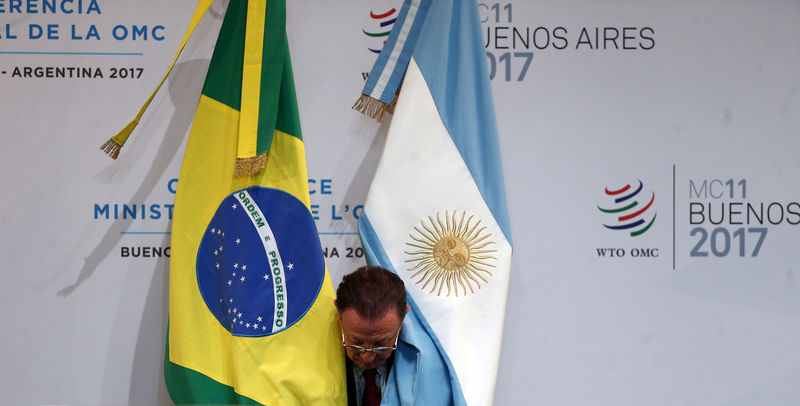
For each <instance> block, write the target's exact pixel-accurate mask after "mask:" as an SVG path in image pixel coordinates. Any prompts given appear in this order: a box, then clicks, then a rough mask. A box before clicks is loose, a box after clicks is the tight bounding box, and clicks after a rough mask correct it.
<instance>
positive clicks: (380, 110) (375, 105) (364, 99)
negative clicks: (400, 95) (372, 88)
mask: <svg viewBox="0 0 800 406" xmlns="http://www.w3.org/2000/svg"><path fill="white" fill-rule="evenodd" d="M396 104H397V95H395V97H394V99H392V102H391V103H389V104H386V103H384V102H382V101H380V100H378V99H376V98H374V97H372V96H370V95H367V94H362V95H361V96H360V97H359V98H358V100H356V102H355V104H353V110H355V111H358V112H360V113H362V114H365V115H367V116H369V117H372V118H374V119H376V120H378V122H379V123H380V122H383V115H384V114H386V113H389V114H394V106H395V105H396Z"/></svg>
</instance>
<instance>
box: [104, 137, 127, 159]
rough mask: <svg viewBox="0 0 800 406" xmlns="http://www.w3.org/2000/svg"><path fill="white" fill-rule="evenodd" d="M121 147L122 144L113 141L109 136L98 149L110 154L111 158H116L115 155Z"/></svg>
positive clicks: (117, 154) (116, 155)
mask: <svg viewBox="0 0 800 406" xmlns="http://www.w3.org/2000/svg"><path fill="white" fill-rule="evenodd" d="M121 148H122V145H120V144H119V143H117V142H116V141H114V139H113V138H109V139H108V141H106V142H105V143H104V144H103V146H101V147H100V149H101V150H102V151H103V152H105V153H106V154H108V156H110V157H111V159H117V157H118V156H119V150H120V149H121Z"/></svg>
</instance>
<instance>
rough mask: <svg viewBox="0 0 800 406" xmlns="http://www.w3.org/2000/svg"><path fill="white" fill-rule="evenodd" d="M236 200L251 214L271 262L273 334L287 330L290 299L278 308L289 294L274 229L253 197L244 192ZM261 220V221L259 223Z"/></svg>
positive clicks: (238, 194)
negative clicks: (273, 232) (273, 301)
mask: <svg viewBox="0 0 800 406" xmlns="http://www.w3.org/2000/svg"><path fill="white" fill-rule="evenodd" d="M236 200H238V201H239V204H241V205H242V208H243V209H244V210H245V211H246V212H247V213H250V214H246V216H247V218H249V219H250V222H252V223H253V227H255V228H256V231H257V232H258V235H259V237H260V240H261V243H262V244H263V245H264V253H265V254H267V261H269V268H268V269H267V272H269V274H270V275H272V289H273V291H274V292H273V297H274V298H275V306H274V307H273V311H274V314H273V317H272V332H273V333H274V332H276V331H278V330H280V329H282V328H286V315H287V314H289V309H288V302H289V301H288V299H286V300H281V301H280V302H281V303H282V304H283V306H278V298H279V297H284V298H288V297H289V293H288V292H287V291H286V278H285V277H284V275H283V261H282V260H281V253H280V251H278V244H277V243H276V242H275V235H273V234H272V228H271V227H270V226H269V222H268V221H267V218H266V217H264V213H263V212H262V211H261V208H259V207H258V204H256V202H255V200H253V197H252V196H250V193H247V191H246V190H242V191H240V192H239V193H237V194H236ZM259 219H260V220H261V221H259Z"/></svg>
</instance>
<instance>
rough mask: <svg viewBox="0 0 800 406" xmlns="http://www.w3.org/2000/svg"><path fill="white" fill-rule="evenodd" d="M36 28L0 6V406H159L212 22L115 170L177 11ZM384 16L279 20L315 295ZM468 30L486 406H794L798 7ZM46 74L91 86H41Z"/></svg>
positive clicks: (47, 16) (356, 156)
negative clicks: (492, 122) (642, 228)
mask: <svg viewBox="0 0 800 406" xmlns="http://www.w3.org/2000/svg"><path fill="white" fill-rule="evenodd" d="M12 3H13V4H12ZM55 3H56V9H55V10H54V11H55V12H52V11H53V10H50V9H47V8H46V6H45V5H44V4H45V2H43V1H39V2H34V1H30V0H28V1H22V2H20V3H17V2H9V1H6V2H2V1H0V95H2V97H0V137H1V138H0V141H2V144H0V169H2V170H0V188H2V190H3V198H2V199H0V232H2V236H3V237H2V244H0V254H2V255H1V256H0V258H2V260H3V263H4V264H5V266H4V272H3V275H4V282H3V283H2V284H0V329H2V342H1V344H2V345H0V360H1V361H2V365H3V368H2V371H0V393H3V398H4V402H8V403H9V404H32V405H38V404H70V405H116V404H118V405H122V404H132V405H153V404H169V398H168V396H167V395H166V392H165V389H164V386H163V376H162V373H161V368H162V362H163V352H164V338H165V333H166V324H167V309H166V303H167V302H166V296H167V287H166V281H167V276H168V272H169V269H168V263H169V259H168V257H167V255H168V247H169V234H168V232H169V227H170V221H169V220H170V213H171V204H172V202H173V198H174V186H175V179H176V178H177V176H178V171H179V167H180V161H181V156H182V149H183V145H184V142H185V139H186V135H187V133H188V130H189V127H190V125H191V119H192V115H193V113H194V107H195V105H196V102H197V97H198V95H199V92H200V87H201V86H202V80H203V77H204V75H205V69H206V68H207V65H208V61H209V58H210V55H211V52H212V47H213V38H214V37H215V35H216V29H218V27H219V24H220V22H221V16H222V12H223V10H224V5H225V4H226V3H225V2H224V0H220V1H218V3H217V4H215V5H214V6H213V7H212V10H211V11H210V13H209V15H207V17H206V18H205V19H204V20H203V22H202V23H201V25H200V27H199V28H198V31H197V32H196V34H195V36H194V37H193V39H192V40H191V41H190V43H189V45H188V46H187V49H186V50H185V51H184V54H183V55H182V57H181V59H180V61H179V63H178V65H177V66H176V69H175V71H174V72H173V74H172V76H171V77H170V78H169V80H168V83H167V85H166V87H165V88H164V89H162V91H161V92H160V93H159V94H158V96H157V97H156V99H155V101H154V103H153V105H152V106H151V108H150V110H149V112H148V113H147V115H146V116H145V118H144V120H143V121H142V124H141V125H140V127H139V129H138V130H137V131H136V132H135V133H134V135H133V136H132V137H133V138H132V139H131V141H130V142H129V144H128V145H126V147H125V148H124V149H123V150H122V153H121V155H120V158H119V159H118V160H117V161H112V160H110V159H109V158H107V157H106V156H105V155H104V154H102V153H101V152H100V151H99V150H98V147H99V145H100V144H101V143H102V142H103V141H104V140H105V139H107V138H108V137H109V136H111V135H113V134H114V133H116V131H118V130H119V129H120V128H121V127H122V126H124V125H125V124H126V123H127V122H128V121H129V120H130V119H131V118H132V117H133V116H134V115H135V113H136V110H137V109H138V107H139V105H140V104H141V103H142V102H143V101H144V99H145V98H146V97H147V95H148V94H149V92H150V91H151V90H152V89H153V88H154V86H155V85H156V84H157V82H158V80H159V79H160V77H161V75H162V74H163V72H164V70H165V69H166V67H167V66H168V65H169V62H170V61H171V58H172V57H173V55H174V52H175V50H176V48H177V45H178V43H179V42H180V39H181V37H182V35H183V33H184V30H185V28H186V25H187V24H188V21H189V18H190V17H191V14H192V12H193V10H194V6H195V2H194V1H193V0H173V1H169V2H158V1H154V0H139V1H136V2H125V1H122V0H94V1H92V0H83V2H81V3H72V2H68V1H67V2H63V1H62V0H58V1H56V2H55ZM14 4H20V6H19V7H16V6H15V5H14ZM78 4H80V5H81V8H80V9H79V8H78ZM400 5H401V2H400V1H399V0H380V1H367V0H359V1H349V2H344V3H342V2H318V1H309V0H305V1H293V2H290V4H289V15H288V32H289V39H290V46H291V50H292V57H293V63H294V73H295V82H296V86H297V90H298V101H299V105H300V114H301V119H302V126H303V135H304V138H305V144H306V149H307V153H308V161H309V172H310V177H311V178H312V180H311V183H310V186H311V190H312V193H313V194H312V204H314V205H315V207H314V211H315V215H316V217H317V226H318V228H319V231H320V234H321V240H322V243H323V246H324V248H325V249H326V252H327V254H328V260H327V262H328V267H329V269H330V271H331V274H332V277H333V279H334V283H338V281H339V280H340V279H341V275H342V274H343V273H345V272H348V271H349V270H351V269H353V268H355V267H356V266H358V265H360V264H361V263H362V262H363V258H362V255H361V254H362V253H361V251H360V246H359V243H358V237H357V235H356V234H355V233H356V227H355V225H356V221H357V216H358V214H359V213H360V205H361V204H362V203H363V200H364V197H365V194H366V188H367V187H368V185H369V181H370V179H371V176H372V172H373V171H374V168H375V165H376V162H377V159H378V156H379V153H380V150H381V146H382V142H383V138H384V136H385V130H386V128H385V127H386V124H383V125H379V124H378V123H375V122H373V121H371V120H370V119H368V118H366V117H364V116H362V115H360V114H358V113H356V112H354V111H352V110H350V106H351V105H352V103H353V101H354V100H355V98H356V97H357V96H358V94H359V92H360V89H361V87H362V86H363V83H364V74H365V73H366V72H368V71H369V68H370V67H371V65H372V63H373V62H374V59H375V54H374V53H372V52H371V51H370V48H372V49H378V48H380V46H381V45H382V41H383V38H384V37H380V36H370V35H368V34H379V33H381V32H385V31H387V30H388V29H389V28H390V25H384V26H381V23H382V22H387V21H389V20H391V18H392V16H393V15H396V11H395V12H394V13H390V12H391V10H392V9H393V8H395V9H399V7H400ZM480 7H481V15H482V18H483V20H484V21H483V28H484V30H485V35H486V38H487V44H486V47H487V53H488V56H487V60H488V61H489V62H490V67H492V70H493V71H494V77H493V81H492V85H493V88H494V96H495V106H496V110H497V119H498V126H499V130H500V131H499V132H500V143H501V148H502V154H503V166H504V169H505V174H506V190H507V194H508V198H509V211H510V216H511V221H512V234H513V239H514V246H515V252H514V257H513V260H512V274H511V285H510V289H509V297H508V308H507V314H506V315H505V318H506V325H505V330H504V337H503V350H502V355H501V360H500V373H499V375H498V382H497V390H496V394H495V403H496V404H545V405H562V404H570V405H581V404H586V405H589V404H591V405H596V404H629V405H640V404H653V405H655V404H664V405H674V404H697V405H709V404H712V405H721V404H726V405H751V404H794V403H797V402H798V401H800V389H798V386H797V384H796V382H798V380H800V351H797V343H798V342H800V291H798V289H800V287H799V286H798V284H799V283H800V282H798V278H800V273H798V271H800V269H798V259H800V254H798V249H797V241H799V239H798V237H800V234H798V226H797V223H800V203H798V201H800V188H799V187H798V186H800V181H799V180H798V179H800V154H798V153H799V152H800V138H799V137H798V136H799V135H800V119H799V117H800V100H799V99H800V95H799V94H798V91H799V90H800V75H798V73H800V47H798V43H800V42H799V41H800V24H798V21H800V3H798V2H797V1H795V0H770V1H762V2H758V1H755V0H738V1H723V0H703V1H697V2H689V1H677V2H657V1H639V2H629V1H623V0H614V1H602V2H589V1H574V0H567V1H562V2H543V1H509V2H498V3H490V2H484V3H480ZM371 11H372V12H374V14H377V15H380V14H387V13H388V14H389V15H388V16H386V17H382V18H372V17H370V12H371ZM48 25H50V27H49V28H48ZM73 26H74V28H73ZM37 27H39V28H37ZM145 27H146V28H145ZM48 30H49V31H48ZM73 30H74V32H73ZM47 67H51V71H50V73H49V74H48V71H47V69H46V68H47ZM70 67H80V68H90V69H89V70H90V71H91V72H92V74H91V75H82V74H75V73H74V71H73V76H72V77H69V75H68V74H67V73H65V74H64V75H67V77H48V75H49V76H57V75H58V73H57V72H56V68H62V69H61V70H62V71H64V72H68V69H67V68H70ZM26 68H27V69H26ZM36 68H41V69H38V70H37V69H36ZM98 71H99V72H100V73H101V74H102V77H98V76H97V72H98ZM37 72H38V73H37ZM64 75H61V76H64ZM123 75H125V77H121V76H123ZM87 76H88V77H87ZM112 76H116V77H112ZM131 76H133V77H131ZM639 181H641V182H642V185H643V186H642V193H641V195H637V196H638V197H637V198H638V199H639V201H640V203H641V204H642V205H644V204H646V203H647V202H648V201H649V199H650V198H651V196H652V197H653V204H652V206H651V207H650V208H649V209H648V210H647V211H646V212H645V213H644V214H643V216H646V220H647V221H650V220H651V219H653V218H654V219H655V220H654V221H653V225H652V227H651V228H650V229H648V230H647V231H646V232H644V233H642V234H641V235H638V236H631V235H630V234H631V233H630V230H628V231H625V230H612V229H609V228H606V227H604V225H609V226H614V225H619V224H620V223H622V222H621V221H618V220H617V219H615V217H614V216H613V215H610V214H608V213H604V212H602V211H601V210H599V209H600V208H603V209H608V208H611V207H612V206H614V205H615V203H614V202H613V200H612V198H611V197H610V196H609V195H607V194H605V192H604V190H605V189H606V188H608V189H609V190H614V189H619V188H622V187H623V186H625V185H628V184H630V185H631V186H632V187H634V188H636V187H637V186H638V185H639ZM703 185H705V187H704V186H703ZM642 196H643V197H642ZM748 205H749V207H750V208H751V209H748ZM701 208H702V209H701ZM126 209H127V211H126ZM134 209H135V213H134ZM762 211H763V214H762ZM721 216H723V217H721ZM601 252H602V253H604V255H601ZM623 253H624V255H622V254H623ZM612 254H613V255H614V256H613V257H612V256H611V255H612ZM703 254H705V256H703ZM499 316H500V315H498V317H499Z"/></svg>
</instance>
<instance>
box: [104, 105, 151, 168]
mask: <svg viewBox="0 0 800 406" xmlns="http://www.w3.org/2000/svg"><path fill="white" fill-rule="evenodd" d="M151 97H152V96H151ZM148 102H149V100H148ZM145 106H146V105H145ZM141 117H142V116H141V113H140V114H139V115H138V116H136V118H135V119H134V120H133V121H131V122H130V123H128V125H126V126H125V128H123V129H122V131H120V132H118V133H117V135H115V136H113V137H111V138H109V139H108V141H106V142H105V143H104V144H103V146H101V147H100V149H101V150H102V151H103V152H105V153H106V154H108V156H110V157H111V158H112V159H117V157H118V156H119V150H120V149H122V146H123V145H125V141H127V140H128V136H129V135H131V133H132V132H133V129H134V128H136V125H137V124H139V119H140V118H141Z"/></svg>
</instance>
